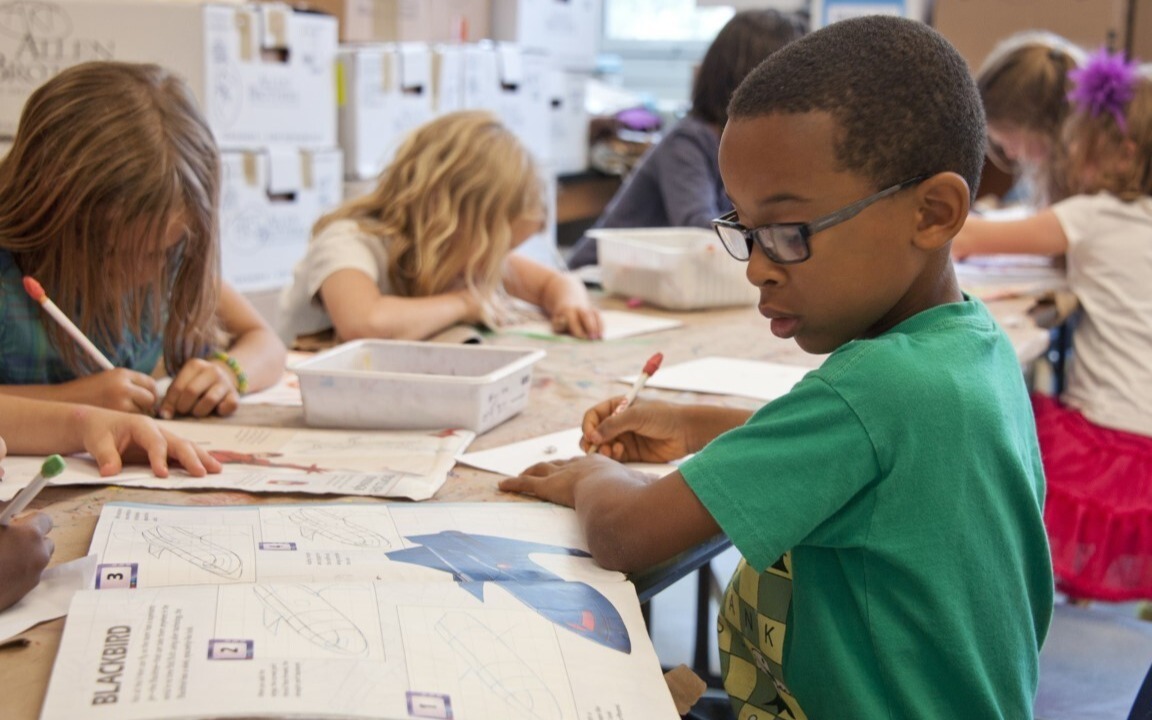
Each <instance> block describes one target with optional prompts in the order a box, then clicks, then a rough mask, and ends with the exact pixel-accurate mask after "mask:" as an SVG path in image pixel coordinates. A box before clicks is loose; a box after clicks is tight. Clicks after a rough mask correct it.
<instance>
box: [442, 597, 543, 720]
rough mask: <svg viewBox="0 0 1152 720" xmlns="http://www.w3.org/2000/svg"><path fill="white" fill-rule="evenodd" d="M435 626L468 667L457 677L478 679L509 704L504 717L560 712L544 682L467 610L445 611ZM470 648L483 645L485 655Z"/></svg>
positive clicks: (534, 716)
mask: <svg viewBox="0 0 1152 720" xmlns="http://www.w3.org/2000/svg"><path fill="white" fill-rule="evenodd" d="M435 627H436V634H437V635H439V636H440V637H441V638H443V639H444V641H445V642H446V643H447V644H448V647H450V648H452V651H453V652H455V653H456V654H457V655H459V656H460V658H461V659H462V660H463V664H464V665H465V666H466V667H468V668H469V669H468V670H467V671H466V672H465V673H464V674H463V675H462V676H461V678H460V679H461V680H464V679H465V678H467V677H468V676H472V677H474V678H475V679H476V680H477V681H479V683H480V684H481V685H482V686H483V687H484V689H485V690H486V691H487V692H488V693H490V694H491V695H493V696H494V697H496V698H498V699H499V700H500V701H501V702H503V703H504V704H505V706H506V707H507V708H508V712H509V713H510V714H509V715H506V716H505V717H509V718H532V719H533V720H553V719H554V718H560V717H562V716H563V712H562V711H561V710H560V705H559V703H558V702H557V701H556V696H555V695H554V694H553V693H552V691H551V690H549V689H548V685H547V683H545V682H544V681H543V680H541V679H540V677H539V676H538V675H537V674H536V673H535V672H533V671H532V667H531V666H530V665H529V664H528V663H527V662H525V661H524V658H522V657H520V655H519V654H517V653H516V651H515V650H513V649H512V648H511V647H510V646H509V645H508V644H507V643H506V642H504V641H503V640H502V639H501V638H500V636H499V635H497V634H496V633H495V632H493V631H492V629H491V628H489V627H488V626H487V625H484V624H483V623H482V622H480V620H478V619H477V618H475V617H472V616H471V615H468V614H466V613H452V614H445V615H444V616H443V617H441V618H440V619H439V620H438V621H437V622H436V626H435ZM472 648H483V654H484V657H480V654H479V653H478V652H477V651H476V650H473V649H472ZM485 705H486V706H488V705H490V704H489V703H485Z"/></svg>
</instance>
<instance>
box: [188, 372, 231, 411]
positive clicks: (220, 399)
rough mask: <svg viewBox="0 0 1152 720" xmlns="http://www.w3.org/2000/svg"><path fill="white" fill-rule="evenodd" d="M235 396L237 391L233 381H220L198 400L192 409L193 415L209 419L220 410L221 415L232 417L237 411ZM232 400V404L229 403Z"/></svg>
mask: <svg viewBox="0 0 1152 720" xmlns="http://www.w3.org/2000/svg"><path fill="white" fill-rule="evenodd" d="M235 394H236V389H235V388H234V387H233V386H232V381H231V380H228V379H218V380H217V381H216V382H215V383H213V384H212V385H211V386H209V387H208V389H207V390H205V391H204V393H203V394H202V395H200V397H199V398H198V399H197V401H196V404H195V405H194V406H193V407H192V415H193V416H194V417H207V416H209V415H211V414H212V412H213V411H214V410H218V411H219V413H220V414H221V415H231V414H232V413H233V412H235V411H236V402H235V398H234V397H233V396H235ZM230 399H231V400H232V402H229V400H230ZM229 408H230V409H229ZM226 410H227V412H226Z"/></svg>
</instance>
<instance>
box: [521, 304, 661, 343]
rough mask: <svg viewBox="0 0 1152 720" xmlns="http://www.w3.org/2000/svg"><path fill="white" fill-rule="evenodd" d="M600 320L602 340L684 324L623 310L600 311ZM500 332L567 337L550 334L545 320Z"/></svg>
mask: <svg viewBox="0 0 1152 720" xmlns="http://www.w3.org/2000/svg"><path fill="white" fill-rule="evenodd" d="M600 319H601V321H602V322H603V323H604V337H603V338H602V339H604V340H619V339H620V338H626V337H632V336H633V335H646V334H648V333H654V332H659V331H661V330H669V329H671V328H675V327H680V326H681V325H683V324H684V323H682V322H680V321H679V320H676V319H675V318H666V317H656V316H655V315H645V314H643V313H634V312H624V311H623V310H601V311H600ZM500 332H505V333H511V334H513V335H551V336H553V337H569V336H567V335H559V334H557V333H554V332H552V324H551V323H549V322H548V321H547V320H535V321H532V322H526V323H519V324H517V325H509V326H507V327H503V328H500Z"/></svg>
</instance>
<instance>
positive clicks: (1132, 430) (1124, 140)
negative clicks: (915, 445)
mask: <svg viewBox="0 0 1152 720" xmlns="http://www.w3.org/2000/svg"><path fill="white" fill-rule="evenodd" d="M1072 75H1073V80H1074V84H1075V88H1074V90H1073V92H1072V95H1071V99H1072V102H1073V106H1074V112H1073V114H1072V116H1071V117H1070V118H1069V120H1068V125H1067V128H1066V131H1065V144H1066V145H1067V147H1068V156H1069V157H1068V171H1069V176H1068V177H1069V182H1070V183H1071V188H1072V190H1073V191H1074V192H1077V193H1079V194H1078V195H1076V196H1075V197H1070V198H1068V199H1066V200H1062V201H1060V202H1058V203H1056V204H1054V205H1052V207H1050V208H1048V209H1046V210H1042V211H1040V212H1038V213H1037V214H1036V215H1034V216H1032V217H1030V218H1027V219H1024V220H1019V221H1014V222H989V221H986V220H981V219H980V218H976V217H973V218H969V220H968V222H967V224H965V226H964V229H963V230H962V231H961V233H960V235H959V236H958V237H957V239H956V242H955V243H954V244H953V253H954V254H956V255H959V256H962V255H966V254H972V253H980V254H988V253H1036V254H1041V255H1066V256H1067V266H1068V286H1069V289H1070V290H1071V291H1072V292H1073V293H1074V294H1075V295H1076V297H1077V299H1078V300H1079V303H1080V307H1081V309H1082V311H1083V312H1082V314H1081V315H1080V317H1079V324H1078V325H1077V327H1076V331H1075V333H1074V334H1073V338H1072V342H1073V349H1074V352H1073V354H1072V358H1071V360H1070V366H1069V370H1068V381H1067V389H1066V390H1065V391H1064V393H1063V395H1062V396H1061V397H1060V399H1059V400H1056V399H1053V398H1051V397H1048V396H1043V395H1034V396H1033V405H1034V409H1035V413H1036V423H1037V427H1038V430H1039V434H1040V449H1041V452H1042V454H1043V458H1044V471H1045V475H1046V476H1047V478H1048V502H1047V505H1046V506H1045V508H1044V518H1045V522H1046V524H1047V526H1048V537H1049V541H1050V543H1051V545H1052V560H1053V564H1054V566H1055V571H1056V576H1057V579H1058V580H1059V582H1060V586H1061V588H1062V589H1064V590H1066V591H1067V592H1068V593H1070V594H1072V595H1074V596H1077V597H1083V598H1096V599H1102V600H1132V599H1149V598H1152V363H1149V358H1150V357H1152V289H1150V285H1149V280H1150V278H1152V67H1148V66H1145V67H1144V68H1143V69H1142V70H1141V69H1138V68H1137V66H1136V65H1135V64H1134V63H1126V62H1125V61H1124V60H1123V58H1122V57H1121V56H1119V55H1116V56H1113V55H1109V54H1108V53H1106V52H1104V51H1101V52H1100V53H1098V54H1096V55H1094V56H1093V57H1092V58H1091V60H1090V61H1089V62H1088V63H1087V64H1086V65H1085V67H1084V68H1083V69H1082V70H1079V71H1074V72H1073V73H1072Z"/></svg>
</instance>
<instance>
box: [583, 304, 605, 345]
mask: <svg viewBox="0 0 1152 720" xmlns="http://www.w3.org/2000/svg"><path fill="white" fill-rule="evenodd" d="M579 313H580V324H581V326H583V328H584V336H585V337H587V338H590V339H592V340H599V339H601V338H603V337H604V324H603V322H602V321H601V319H600V313H599V312H597V311H596V309H595V308H590V307H586V308H580V310H579Z"/></svg>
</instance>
